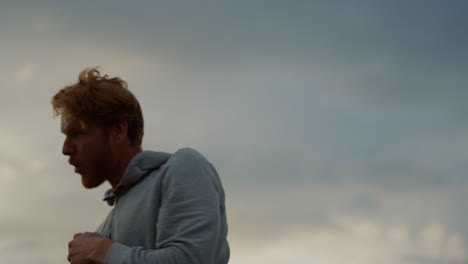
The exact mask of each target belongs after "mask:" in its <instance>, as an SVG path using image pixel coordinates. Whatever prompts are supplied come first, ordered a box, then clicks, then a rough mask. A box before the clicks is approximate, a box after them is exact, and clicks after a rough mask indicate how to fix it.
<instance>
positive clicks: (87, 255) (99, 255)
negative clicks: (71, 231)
mask: <svg viewBox="0 0 468 264" xmlns="http://www.w3.org/2000/svg"><path fill="white" fill-rule="evenodd" d="M111 245H112V241H111V240H109V239H107V238H105V237H103V236H101V235H99V234H98V233H88V232H86V233H77V234H75V235H74V236H73V240H72V241H70V243H68V261H69V262H70V263H71V264H81V263H89V264H102V263H104V258H105V257H106V254H107V251H108V250H109V248H110V247H111Z"/></svg>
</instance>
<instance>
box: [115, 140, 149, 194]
mask: <svg viewBox="0 0 468 264" xmlns="http://www.w3.org/2000/svg"><path fill="white" fill-rule="evenodd" d="M141 151H142V150H141V148H131V149H129V150H128V151H123V152H121V153H122V156H120V157H119V158H118V159H117V160H118V162H117V163H116V167H115V168H116V171H115V172H114V173H113V175H112V176H111V178H109V179H108V181H109V183H110V185H111V186H112V189H114V190H115V189H116V188H117V186H118V185H119V183H120V182H121V181H122V178H123V176H124V174H125V171H126V170H127V168H128V165H129V164H130V161H131V160H132V159H133V158H134V157H135V156H136V155H137V154H138V153H140V152H141Z"/></svg>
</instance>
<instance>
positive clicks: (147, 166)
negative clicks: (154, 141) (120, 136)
mask: <svg viewBox="0 0 468 264" xmlns="http://www.w3.org/2000/svg"><path fill="white" fill-rule="evenodd" d="M170 157H171V154H169V153H165V152H156V151H142V152H140V153H138V154H137V155H136V156H135V157H133V159H132V160H131V161H130V163H129V164H128V167H127V170H126V171H125V173H124V176H123V177H122V179H121V180H120V183H119V184H118V185H117V187H116V188H115V190H113V189H109V190H107V191H106V193H105V195H104V201H106V202H107V203H108V204H109V205H113V204H114V199H115V196H118V195H119V192H120V191H122V190H123V189H127V187H131V186H132V185H134V184H136V183H137V182H139V181H140V180H141V179H143V178H144V177H145V176H146V175H147V174H148V172H150V171H152V170H155V169H157V168H159V167H161V165H163V164H164V163H166V162H167V160H168V159H169V158H170Z"/></svg>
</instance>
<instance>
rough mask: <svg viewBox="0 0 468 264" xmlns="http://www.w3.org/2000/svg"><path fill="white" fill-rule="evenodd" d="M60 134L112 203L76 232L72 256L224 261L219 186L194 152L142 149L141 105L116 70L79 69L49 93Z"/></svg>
mask: <svg viewBox="0 0 468 264" xmlns="http://www.w3.org/2000/svg"><path fill="white" fill-rule="evenodd" d="M52 105H53V108H54V111H55V114H56V115H61V130H62V132H63V133H64V134H65V136H66V137H65V141H64V143H63V149H62V152H63V154H64V155H67V156H69V163H70V164H71V165H73V166H74V167H75V172H76V173H78V174H80V175H81V180H82V184H83V186H84V187H85V188H94V187H97V186H99V185H101V184H102V183H104V182H105V181H107V182H109V183H110V185H111V186H112V189H110V190H109V191H107V192H106V194H105V200H106V201H107V202H108V203H109V205H112V206H113V208H112V210H111V211H110V213H109V215H108V217H107V219H106V220H105V221H104V222H103V223H102V224H101V225H100V226H99V228H98V230H97V232H96V233H88V232H86V233H77V234H75V235H74V237H73V240H71V241H70V243H69V244H68V261H70V262H71V263H72V264H75V263H76V264H78V263H106V264H123V263H126V264H137V263H157V264H173V263H178V264H180V263H199V264H211V263H212V264H221V263H223V264H224V263H228V260H229V246H228V242H227V239H226V237H227V222H226V212H225V203H224V191H223V188H222V185H221V182H220V179H219V177H218V174H217V172H216V170H215V169H214V167H213V166H212V165H211V164H210V163H209V162H208V161H207V160H206V159H205V158H204V157H203V156H202V155H201V154H200V153H198V152H196V151H195V150H192V149H188V148H187V149H180V150H178V151H177V152H175V153H174V154H168V153H163V152H153V151H143V150H142V147H141V143H142V137H143V116H142V112H141V108H140V105H139V103H138V101H137V99H136V98H135V97H134V96H133V94H132V93H131V92H130V91H129V90H128V89H127V84H126V83H125V82H124V81H123V80H121V79H120V78H118V77H116V78H109V77H108V76H107V75H104V76H101V75H100V73H99V71H98V70H96V69H86V70H84V71H82V72H81V73H80V75H79V79H78V82H77V83H75V84H73V85H71V86H67V87H65V88H63V89H62V90H60V91H59V92H58V93H57V94H55V95H54V97H53V98H52Z"/></svg>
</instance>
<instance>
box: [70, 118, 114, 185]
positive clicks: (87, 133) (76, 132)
mask: <svg viewBox="0 0 468 264" xmlns="http://www.w3.org/2000/svg"><path fill="white" fill-rule="evenodd" d="M61 130H62V133H63V134H65V141H64V142H63V148H62V153H63V155H66V156H69V159H68V162H69V163H70V164H71V165H73V166H74V167H75V172H76V173H79V174H80V175H81V181H82V184H83V186H84V187H85V188H94V187H97V186H99V185H101V184H102V183H103V182H104V181H105V180H107V179H108V178H109V176H110V175H109V174H110V173H111V171H112V160H113V158H112V151H111V142H110V137H109V136H108V135H107V133H105V130H104V129H103V128H102V127H100V126H98V125H96V124H92V123H85V122H83V121H80V120H77V119H71V118H70V119H68V118H62V124H61Z"/></svg>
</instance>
